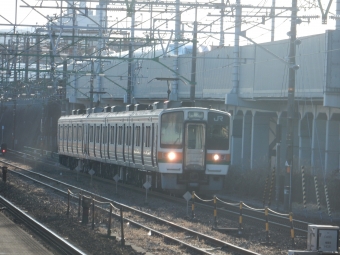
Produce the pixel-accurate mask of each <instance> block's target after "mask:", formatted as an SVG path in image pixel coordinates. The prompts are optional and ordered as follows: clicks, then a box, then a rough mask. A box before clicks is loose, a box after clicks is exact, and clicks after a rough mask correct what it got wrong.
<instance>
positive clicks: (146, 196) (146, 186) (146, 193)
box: [143, 181, 151, 203]
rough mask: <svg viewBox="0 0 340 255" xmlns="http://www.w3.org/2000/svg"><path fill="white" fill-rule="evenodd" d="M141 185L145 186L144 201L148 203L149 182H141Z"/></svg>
mask: <svg viewBox="0 0 340 255" xmlns="http://www.w3.org/2000/svg"><path fill="white" fill-rule="evenodd" d="M143 187H144V188H145V203H148V189H150V188H151V184H150V182H149V181H146V182H145V183H144V184H143Z"/></svg>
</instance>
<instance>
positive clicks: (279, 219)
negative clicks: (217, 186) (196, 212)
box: [16, 149, 309, 236]
mask: <svg viewBox="0 0 340 255" xmlns="http://www.w3.org/2000/svg"><path fill="white" fill-rule="evenodd" d="M31 151H32V152H34V154H31V155H29V154H22V153H20V156H23V155H26V156H25V159H30V158H31V159H32V158H33V160H36V159H38V158H39V157H40V155H49V153H39V150H33V149H32V150H31ZM16 153H17V154H18V152H16ZM40 158H41V157H40ZM41 159H43V160H44V162H45V163H48V164H50V165H55V164H56V161H55V160H54V161H53V160H52V159H51V158H50V157H42V158H41ZM94 178H96V179H98V180H100V181H108V180H103V179H102V178H99V177H94ZM109 182H110V183H112V181H110V180H109ZM119 186H120V187H123V188H127V189H132V190H135V191H136V192H140V193H143V192H145V190H144V189H142V188H138V187H134V186H131V185H126V184H122V183H119ZM148 195H149V196H150V197H157V198H160V199H163V200H167V201H172V202H175V203H185V202H184V200H183V198H181V197H174V196H168V195H166V194H163V193H159V192H153V191H152V192H149V193H148ZM210 201H212V200H211V199H210ZM195 204H196V208H199V209H204V210H210V211H211V212H213V211H214V204H213V203H212V202H210V203H206V202H204V200H203V199H196V201H195ZM216 207H217V213H218V216H219V218H226V219H231V220H234V221H236V222H238V221H239V216H240V206H239V204H237V203H235V202H230V203H228V202H225V201H222V200H221V199H217V203H216ZM242 217H243V224H255V225H257V226H259V227H261V226H262V227H263V226H265V222H266V217H265V210H264V209H255V208H252V207H250V206H247V205H245V204H243V206H242ZM268 224H269V225H270V227H271V228H275V229H279V230H280V231H286V232H287V233H288V234H289V233H290V231H291V229H292V222H291V221H290V215H289V214H282V213H276V212H274V211H272V210H270V209H269V210H268ZM308 224H309V222H306V221H303V220H298V219H294V218H293V225H294V230H295V232H296V234H297V235H299V236H306V235H307V229H308ZM220 229H221V228H220Z"/></svg>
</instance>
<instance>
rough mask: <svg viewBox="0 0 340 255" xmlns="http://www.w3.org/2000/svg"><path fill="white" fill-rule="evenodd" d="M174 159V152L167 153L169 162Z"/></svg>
mask: <svg viewBox="0 0 340 255" xmlns="http://www.w3.org/2000/svg"><path fill="white" fill-rule="evenodd" d="M175 158H176V153H175V152H169V153H168V159H169V160H170V161H173V160H174V159H175Z"/></svg>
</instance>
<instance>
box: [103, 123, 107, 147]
mask: <svg viewBox="0 0 340 255" xmlns="http://www.w3.org/2000/svg"><path fill="white" fill-rule="evenodd" d="M103 143H104V144H106V143H107V126H104V127H103Z"/></svg>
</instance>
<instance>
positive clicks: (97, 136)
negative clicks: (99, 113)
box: [96, 126, 100, 143]
mask: <svg viewBox="0 0 340 255" xmlns="http://www.w3.org/2000/svg"><path fill="white" fill-rule="evenodd" d="M99 137H100V126H96V143H99Z"/></svg>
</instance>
